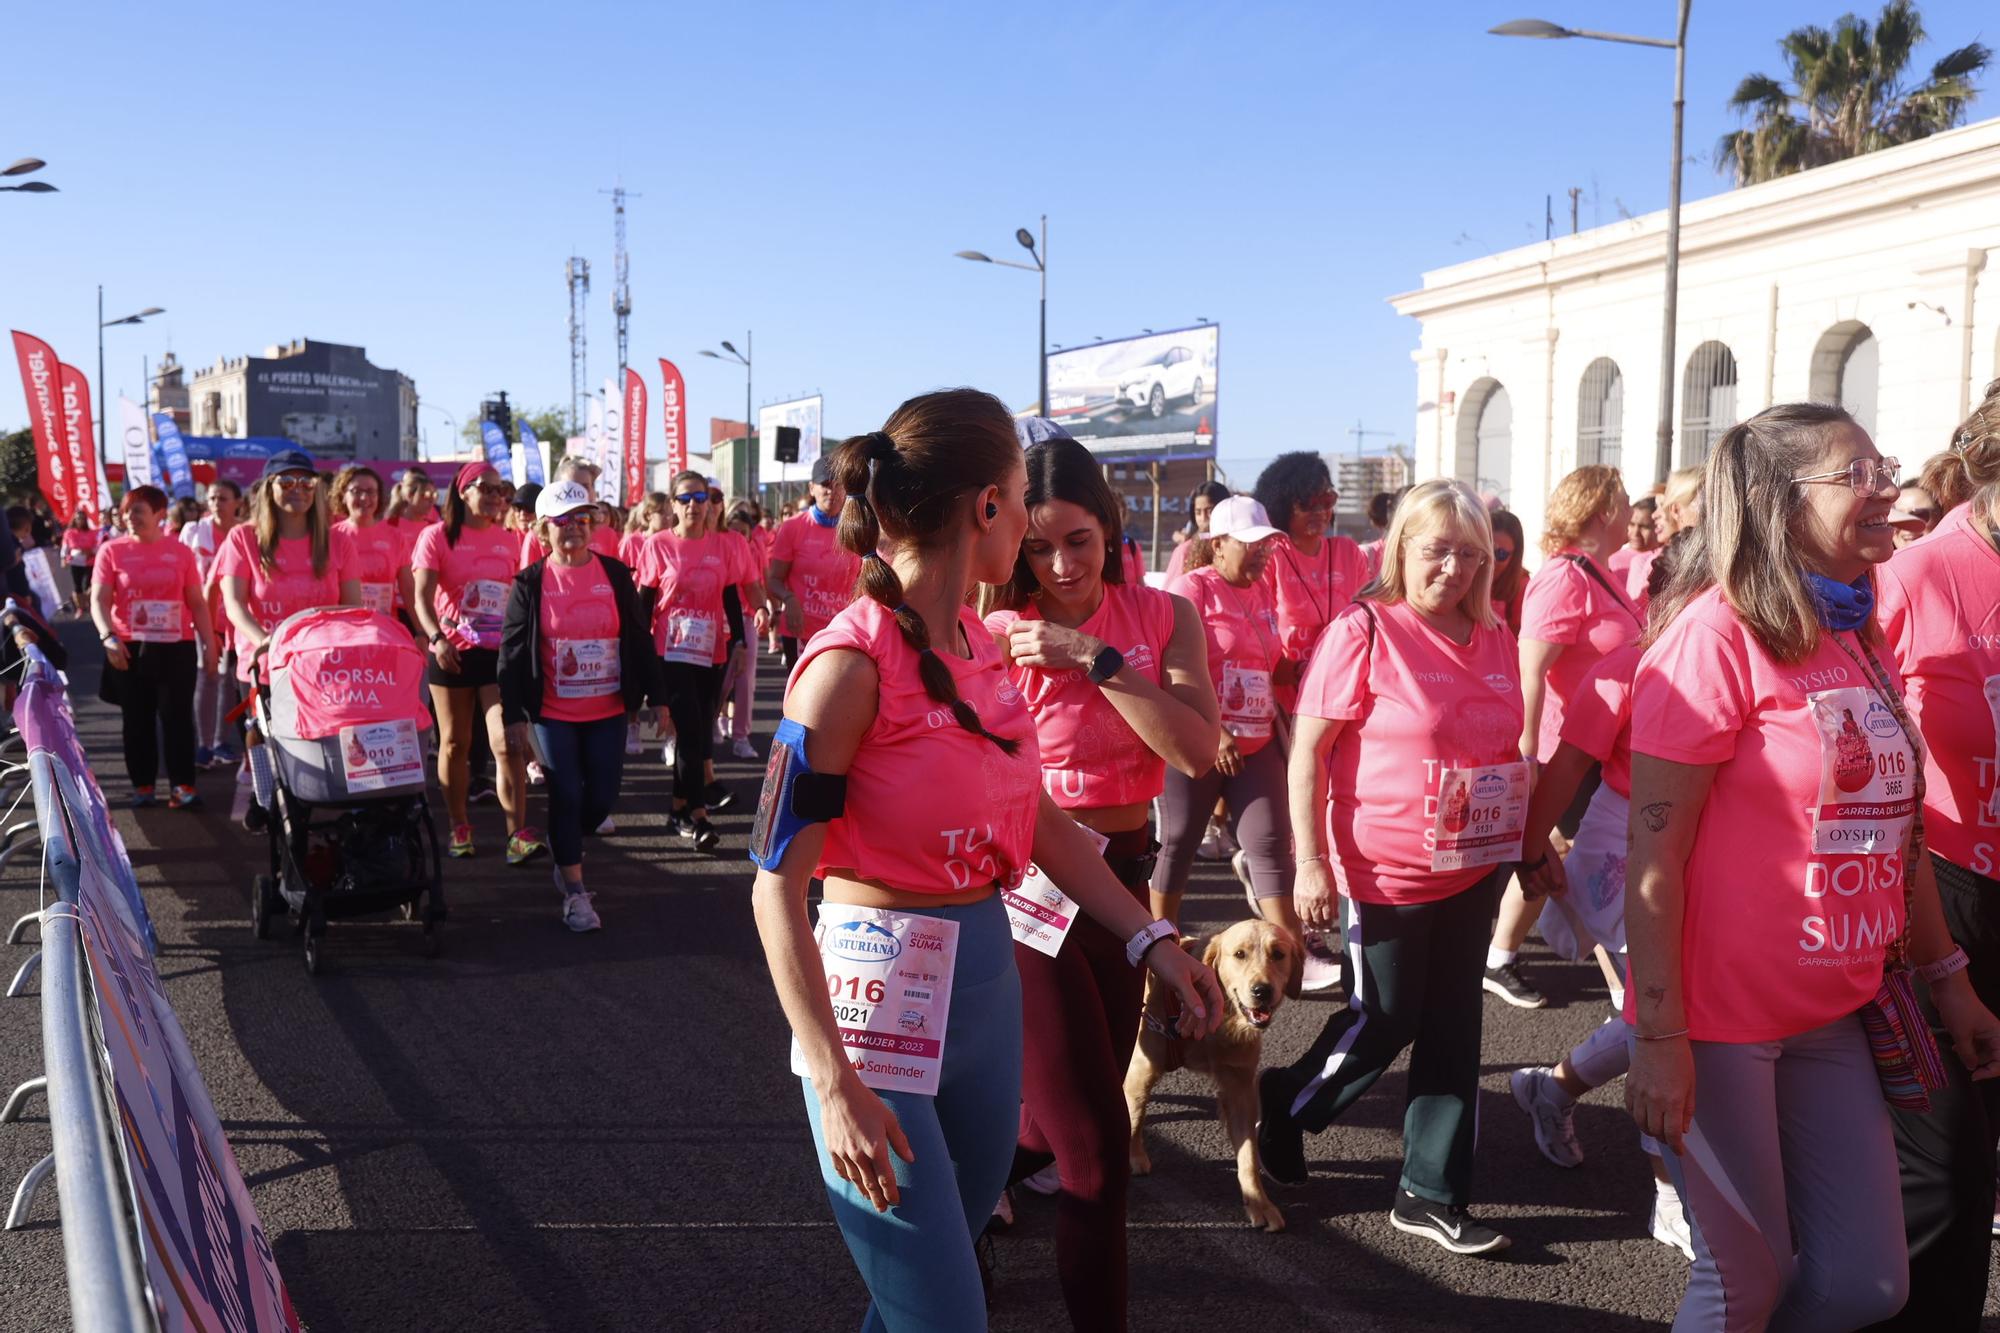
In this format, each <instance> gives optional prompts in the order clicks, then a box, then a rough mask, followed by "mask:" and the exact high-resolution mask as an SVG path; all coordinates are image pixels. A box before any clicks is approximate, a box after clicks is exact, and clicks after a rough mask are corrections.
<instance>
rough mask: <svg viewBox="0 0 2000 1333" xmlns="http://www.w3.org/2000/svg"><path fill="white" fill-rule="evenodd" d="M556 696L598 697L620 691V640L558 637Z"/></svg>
mask: <svg viewBox="0 0 2000 1333" xmlns="http://www.w3.org/2000/svg"><path fill="white" fill-rule="evenodd" d="M555 653H556V698H558V699H597V698H601V697H602V696H604V695H607V694H616V693H618V691H619V688H620V684H619V666H618V640H616V639H557V640H556V642H555Z"/></svg>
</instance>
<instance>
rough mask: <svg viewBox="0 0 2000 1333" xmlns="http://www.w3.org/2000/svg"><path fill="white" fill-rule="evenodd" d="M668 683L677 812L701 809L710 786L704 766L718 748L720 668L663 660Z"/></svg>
mask: <svg viewBox="0 0 2000 1333" xmlns="http://www.w3.org/2000/svg"><path fill="white" fill-rule="evenodd" d="M660 672H661V676H662V679H664V680H665V682H666V689H667V714H668V716H670V717H672V718H673V720H674V808H675V809H676V810H679V809H682V808H683V807H688V808H694V809H700V808H702V794H701V793H702V788H703V787H705V786H706V785H707V782H708V779H707V777H706V776H705V773H704V769H703V767H702V766H703V765H704V764H706V763H707V762H708V759H709V755H710V752H711V751H712V750H713V749H714V746H715V699H716V695H717V693H718V692H719V691H720V688H721V685H722V677H721V674H720V672H719V671H718V669H717V668H715V667H713V666H709V665H707V664H703V665H701V666H696V665H694V664H692V663H689V662H669V661H667V660H666V659H665V658H661V659H660Z"/></svg>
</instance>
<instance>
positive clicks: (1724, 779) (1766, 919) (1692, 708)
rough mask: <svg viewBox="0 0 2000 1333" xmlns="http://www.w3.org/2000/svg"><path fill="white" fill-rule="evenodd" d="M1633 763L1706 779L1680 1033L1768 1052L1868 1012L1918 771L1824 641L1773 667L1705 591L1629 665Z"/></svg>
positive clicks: (1896, 916) (1693, 864)
mask: <svg viewBox="0 0 2000 1333" xmlns="http://www.w3.org/2000/svg"><path fill="white" fill-rule="evenodd" d="M1839 638H1840V640H1841V641H1844V642H1845V643H1846V644H1847V646H1848V647H1849V648H1853V649H1854V650H1855V653H1856V655H1857V656H1860V657H1861V660H1862V661H1863V662H1866V660H1867V658H1866V657H1865V655H1862V654H1860V650H1859V648H1858V647H1856V645H1855V642H1854V636H1853V635H1852V634H1842V635H1840V636H1839ZM1876 656H1877V657H1878V658H1883V657H1884V656H1885V655H1884V653H1883V652H1882V650H1880V649H1878V650H1877V653H1876ZM1883 665H1884V666H1885V668H1886V669H1887V670H1888V671H1889V672H1890V673H1891V679H1892V681H1893V680H1894V679H1895V670H1896V668H1895V664H1894V663H1893V662H1891V661H1887V660H1884V663H1883ZM1632 752H1633V753H1634V754H1645V755H1651V756H1653V757H1654V758H1656V759H1664V760H1667V761H1669V762H1672V763H1676V764H1694V765H1715V766H1716V769H1715V780H1714V783H1713V785H1712V786H1711V787H1710V788H1709V793H1708V800H1707V801H1706V802H1705V803H1704V804H1703V806H1702V809H1701V815H1700V818H1699V822H1698V823H1697V825H1696V827H1695V834H1694V846H1693V849H1692V851H1691V852H1690V853H1689V855H1688V860H1687V867H1686V871H1685V884H1686V900H1685V901H1686V906H1685V909H1684V912H1683V917H1682V924H1681V971H1682V977H1681V988H1682V993H1683V995H1684V997H1685V1003H1686V1006H1687V1020H1688V1030H1689V1033H1690V1035H1691V1036H1692V1037H1693V1038H1694V1039H1695V1040H1696V1041H1731V1042H1760V1041H1777V1040H1780V1039H1782V1038H1785V1037H1789V1036H1795V1035H1797V1034H1798V1033H1801V1032H1807V1031H1810V1030H1811V1029H1813V1028H1816V1027H1820V1026H1823V1025H1824V1024H1827V1023H1831V1022H1833V1021H1834V1020H1835V1019H1837V1018H1842V1017H1844V1016H1846V1015H1848V1014H1852V1013H1854V1012H1855V1011H1856V1010H1857V1009H1859V1008H1860V1007H1861V1006H1862V1005H1863V1004H1865V1003H1866V1002H1867V1001H1868V1000H1869V999H1870V998H1872V997H1873V996H1874V994H1875V991H1876V988H1877V987H1878V986H1879V985H1880V984H1881V981H1882V964H1883V958H1884V956H1885V953H1886V950H1887V946H1888V944H1889V942H1890V941H1891V940H1893V939H1894V938H1895V937H1896V935H1897V934H1898V933H1899V932H1900V931H1901V930H1902V925H1903V855H1904V851H1903V849H1904V838H1905V836H1906V834H1907V830H1908V827H1909V824H1910V816H1911V815H1912V814H1913V813H1914V806H1915V783H1914V779H1915V776H1916V774H1915V769H1916V760H1915V756H1914V755H1912V754H1911V753H1910V749H1909V746H1908V744H1907V743H1906V742H1905V740H1904V739H1903V733H1902V729H1901V728H1900V727H1899V726H1898V725H1897V724H1896V719H1895V715H1894V713H1893V712H1892V711H1891V710H1890V709H1889V708H1888V706H1887V705H1886V704H1884V703H1883V702H1882V700H1881V699H1879V698H1878V697H1877V695H1876V693H1875V691H1874V690H1873V689H1872V688H1870V685H1869V675H1868V673H1867V672H1866V671H1865V670H1862V669H1861V668H1859V667H1857V666H1856V663H1855V659H1854V658H1852V657H1850V656H1849V655H1848V653H1847V652H1845V651H1843V650H1842V648H1841V647H1840V645H1839V643H1836V641H1835V636H1833V635H1831V634H1827V635H1823V636H1822V637H1821V640H1820V645H1819V647H1818V648H1817V649H1816V650H1815V651H1814V652H1813V654H1812V656H1811V657H1809V658H1808V659H1806V660H1805V661H1803V662H1800V663H1797V664H1795V665H1787V664H1785V663H1782V662H1778V661H1776V660H1775V659H1773V658H1772V657H1771V656H1770V654H1768V653H1766V652H1765V651H1764V649H1763V648H1762V647H1760V646H1759V645H1758V643H1757V641H1756V639H1755V638H1753V637H1752V636H1751V634H1750V632H1749V631H1748V630H1747V629H1745V628H1744V626H1743V623H1742V621H1740V620H1739V619H1737V616H1736V613H1735V612H1734V611H1733V610H1732V609H1731V608H1730V606H1729V603H1728V602H1727V601H1725V600H1724V599H1723V596H1722V593H1721V591H1720V590H1719V589H1715V588H1711V589H1709V590H1708V591H1707V592H1705V593H1703V594H1702V595H1701V596H1700V597H1697V598H1696V599H1695V600H1694V601H1693V602H1691V603H1689V604H1688V606H1687V607H1686V608H1685V609H1684V610H1682V611H1681V613H1680V614H1679V615H1678V616H1676V617H1675V619H1674V622H1673V623H1672V624H1671V625H1669V626H1668V627H1667V628H1666V630H1665V631H1664V632H1663V633H1662V634H1661V636H1660V638H1659V640H1658V641H1657V642H1655V643H1654V644H1653V645H1652V647H1650V648H1648V649H1647V650H1646V652H1645V655H1644V656H1643V657H1641V658H1640V660H1639V669H1638V672H1637V674H1636V675H1635V677H1634V679H1633V683H1632ZM1643 797H1644V794H1643V793H1641V794H1640V798H1641V799H1643ZM1644 813H1645V812H1644V811H1635V812H1634V814H1635V816H1643V815H1644ZM1669 817H1675V818H1678V817H1682V816H1678V815H1670V816H1669ZM1633 1003H1634V1001H1633V997H1631V996H1630V995H1628V996H1627V998H1626V1005H1627V1006H1628V1007H1627V1009H1626V1011H1625V1016H1626V1018H1627V1019H1628V1020H1630V1019H1632V1018H1633V1017H1634V1012H1633V1009H1632V1007H1631V1006H1632V1005H1633Z"/></svg>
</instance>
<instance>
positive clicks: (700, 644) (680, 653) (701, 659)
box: [660, 611, 715, 666]
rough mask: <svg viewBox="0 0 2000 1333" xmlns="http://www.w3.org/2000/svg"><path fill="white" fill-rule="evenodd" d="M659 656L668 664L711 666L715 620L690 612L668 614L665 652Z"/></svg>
mask: <svg viewBox="0 0 2000 1333" xmlns="http://www.w3.org/2000/svg"><path fill="white" fill-rule="evenodd" d="M660 656H662V657H664V658H666V659H667V660H668V661H669V662H690V663H693V664H694V665H695V666H709V665H711V664H712V663H713V662H714V661H715V618H714V617H713V616H706V615H701V614H699V613H697V612H692V611H670V612H668V613H667V650H666V651H665V652H664V653H662V654H660Z"/></svg>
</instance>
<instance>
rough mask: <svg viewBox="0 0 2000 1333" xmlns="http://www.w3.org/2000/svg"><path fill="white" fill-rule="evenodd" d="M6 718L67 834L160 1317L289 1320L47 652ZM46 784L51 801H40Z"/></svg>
mask: <svg viewBox="0 0 2000 1333" xmlns="http://www.w3.org/2000/svg"><path fill="white" fill-rule="evenodd" d="M14 721H15V724H16V725H17V726H18V727H19V728H20V729H21V734H22V737H23V738H24V739H25V740H26V741H27V744H28V750H29V755H30V759H31V762H33V761H37V760H39V761H40V763H39V765H38V768H40V769H41V770H42V771H44V772H46V774H47V777H48V781H47V783H46V785H45V786H43V785H38V789H37V792H36V796H37V808H36V811H35V814H36V819H37V822H38V823H39V825H40V827H41V830H42V837H43V841H44V844H45V845H47V846H50V847H52V848H53V847H56V846H66V847H67V848H68V849H69V852H70V854H71V856H72V857H73V859H74V860H75V862H76V865H77V871H78V875H77V889H76V908H77V916H78V918H79V920H80V922H81V926H82V935H83V945H84V951H85V955H86V957H87V959H88V961H89V967H88V969H87V975H88V977H89V981H90V995H91V999H92V1000H93V1001H94V1003H95V1006H96V1010H97V1016H98V1021H97V1025H96V1026H97V1032H98V1037H99V1044H100V1048H101V1051H102V1054H103V1057H104V1061H103V1063H104V1065H105V1066H106V1068H108V1070H109V1073H110V1079H111V1093H112V1098H113V1100H114V1102H115V1103H116V1106H117V1109H118V1117H117V1120H118V1144H119V1147H120V1149H121V1151H122V1154H123V1159H124V1170H125V1176H126V1182H125V1183H126V1184H127V1186H128V1187H129V1191H128V1192H129V1197H130V1198H131V1201H132V1208H133V1214H134V1216H135V1218H136V1219H137V1228H136V1229H137V1241H138V1245H139V1250H140V1253H142V1254H143V1255H144V1257H145V1264H146V1277H147V1282H148V1285H149V1286H150V1287H151V1288H152V1292H153V1296H154V1298H155V1299H156V1300H157V1301H158V1302H159V1305H160V1308H161V1310H162V1314H163V1317H162V1320H161V1324H160V1326H161V1328H162V1329H165V1330H169V1331H170V1333H177V1331H178V1330H182V1329H186V1330H197V1329H199V1330H210V1329H222V1330H229V1331H230V1333H239V1331H240V1333H296V1330H298V1329H299V1319H298V1315H297V1313H296V1312H295V1311H294V1310H293V1309H292V1303H291V1298H290V1296H289V1295H288V1294H287V1292H286V1290H285V1284H284V1280H283V1279H282V1278H281V1277H280V1276H279V1274H278V1264H277V1260H276V1259H275V1258H274V1257H273V1255H272V1253H271V1247H270V1243H269V1241H268V1240H267V1239H266V1238H265V1235H264V1228H263V1225H262V1223H260V1222H259V1221H258V1219H257V1209H256V1207H255V1205H254V1204H252V1202H251V1200H250V1190H249V1187H248V1186H247V1185H246V1184H245V1183H244V1181H243V1173H242V1171H241V1170H240V1169H239V1168H238V1166H237V1164H236V1156H235V1154H234V1153H232V1152H231V1151H230V1149H229V1142H228V1139H227V1138H226V1136H225V1135H224V1134H223V1132H222V1122H221V1120H220V1119H219V1118H218V1116H217V1115H216V1111H215V1104H214V1103H213V1102H212V1101H211V1100H210V1098H209V1095H208V1088H207V1086H206V1085H205V1084H204V1083H203V1082H202V1079H201V1070H200V1066H199V1065H197V1064H196V1062H195V1058H194V1054H193V1052H192V1051H191V1050H190V1049H189V1047H188V1043H187V1036H186V1034H185V1033H184V1032H183V1031H182V1030H181V1025H180V1020H179V1019H178V1018H176V1017H175V1015H174V1010H173V1006H172V1005H171V1004H170V1003H169V1002H168V1000H167V993H166V989H165V987H163V986H162V985H161V983H160V976H159V973H158V971H157V970H155V968H154V966H153V947H152V927H151V924H150V922H149V921H148V920H147V917H146V909H145V903H144V900H143V899H142V898H141V897H140V894H139V890H138V884H137V882H136V880H135V879H134V877H133V874H132V864H131V860H130V858H129V857H128V856H127V855H126V853H125V845H124V842H123V841H122V840H121V839H120V838H119V836H118V831H117V829H116V828H115V827H113V826H112V823H111V819H110V812H109V811H108V810H107V809H106V808H105V804H104V796H103V793H102V792H100V791H99V790H98V787H97V781H96V779H95V778H94V777H92V776H91V771H90V768H89V765H88V763H87V761H86V759H85V756H84V751H83V746H82V744H81V743H80V742H79V741H78V739H77V735H76V727H75V722H74V719H73V718H72V716H71V713H70V707H69V699H68V695H67V692H66V691H65V690H64V688H63V686H62V683H61V680H60V678H59V677H58V676H57V675H56V673H55V672H54V671H53V670H51V669H50V668H48V667H47V665H46V663H39V664H37V665H36V666H35V667H34V668H33V669H31V670H30V671H29V673H28V676H27V679H26V681H25V682H24V683H23V685H22V687H21V693H20V697H19V699H18V700H17V701H16V702H15V705H14ZM44 792H46V793H47V797H48V799H47V802H46V803H47V804H48V805H49V806H51V807H53V808H49V809H43V808H41V806H42V804H43V803H44V801H43V794H44Z"/></svg>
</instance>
